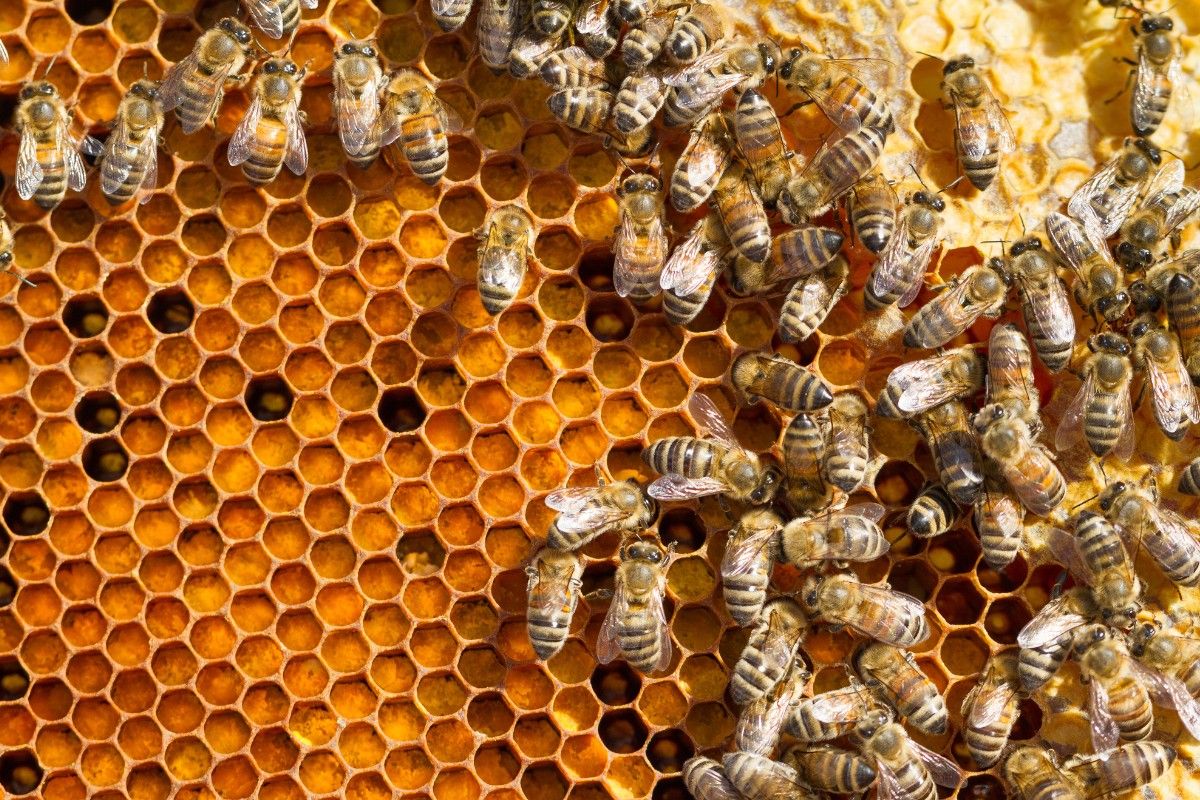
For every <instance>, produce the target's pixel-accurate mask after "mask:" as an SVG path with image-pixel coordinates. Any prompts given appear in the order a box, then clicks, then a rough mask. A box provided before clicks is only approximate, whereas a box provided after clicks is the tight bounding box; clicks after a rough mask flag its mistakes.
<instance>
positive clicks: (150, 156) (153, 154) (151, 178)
mask: <svg viewBox="0 0 1200 800" xmlns="http://www.w3.org/2000/svg"><path fill="white" fill-rule="evenodd" d="M141 158H143V159H145V161H146V174H145V175H143V176H142V188H144V189H154V188H155V187H157V186H158V131H157V130H151V131H149V132H148V133H147V134H146V138H145V139H143V140H142V154H141ZM149 201H150V195H149V194H148V193H147V194H143V195H142V199H141V200H139V201H138V202H139V203H147V202H149Z"/></svg>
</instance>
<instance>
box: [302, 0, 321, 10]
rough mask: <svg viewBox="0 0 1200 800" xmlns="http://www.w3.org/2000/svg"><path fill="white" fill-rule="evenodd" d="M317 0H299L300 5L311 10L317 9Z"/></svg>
mask: <svg viewBox="0 0 1200 800" xmlns="http://www.w3.org/2000/svg"><path fill="white" fill-rule="evenodd" d="M317 3H318V0H300V5H302V6H304V7H305V8H307V9H309V10H312V9H314V8H316V7H317Z"/></svg>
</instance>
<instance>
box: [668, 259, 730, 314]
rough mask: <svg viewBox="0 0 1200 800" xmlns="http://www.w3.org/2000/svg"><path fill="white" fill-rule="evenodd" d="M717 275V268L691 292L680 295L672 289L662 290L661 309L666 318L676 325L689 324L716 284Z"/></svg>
mask: <svg viewBox="0 0 1200 800" xmlns="http://www.w3.org/2000/svg"><path fill="white" fill-rule="evenodd" d="M719 275H720V272H719V270H718V272H714V273H712V274H711V275H709V277H708V279H707V280H705V281H704V283H703V284H701V286H700V288H699V289H697V290H696V291H695V292H692V293H691V294H686V295H680V294H677V293H675V292H673V291H672V292H664V293H663V304H662V309H663V314H664V315H665V316H666V318H667V319H668V320H669V321H670V322H672V323H674V324H676V325H690V324H691V322H692V320H694V319H695V318H696V317H697V316H699V315H700V312H701V311H702V310H703V309H704V306H705V304H706V303H708V298H709V297H710V296H711V295H712V290H713V289H714V288H715V287H716V285H717V278H718V277H719Z"/></svg>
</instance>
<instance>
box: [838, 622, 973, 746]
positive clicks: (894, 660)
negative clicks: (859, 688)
mask: <svg viewBox="0 0 1200 800" xmlns="http://www.w3.org/2000/svg"><path fill="white" fill-rule="evenodd" d="M851 663H852V664H853V665H854V671H855V672H857V673H858V677H859V678H861V679H862V681H863V683H864V684H865V685H866V686H867V688H868V689H873V690H874V691H876V692H878V693H879V694H880V695H881V696H883V697H884V698H885V699H886V700H887V701H888V702H889V703H891V704H892V707H894V708H895V709H896V710H897V711H898V712H900V716H902V717H904V718H905V719H906V720H907V721H908V723H909V724H910V725H912V726H913V727H914V728H916V729H917V730H919V731H921V732H923V733H928V734H931V735H941V734H943V733H945V732H946V728H947V727H948V726H949V724H950V712H949V711H947V710H946V701H945V700H943V699H942V694H941V690H939V689H938V687H937V686H936V685H935V684H934V682H933V681H931V680H930V679H929V677H928V676H927V675H926V674H925V673H924V672H922V671H921V668H920V667H918V666H917V660H916V658H915V657H913V654H912V653H910V652H908V651H907V650H901V649H900V648H898V647H893V646H892V645H890V644H883V643H882V642H868V643H866V644H864V645H862V646H860V647H859V648H858V650H856V651H855V653H854V655H853V656H851Z"/></svg>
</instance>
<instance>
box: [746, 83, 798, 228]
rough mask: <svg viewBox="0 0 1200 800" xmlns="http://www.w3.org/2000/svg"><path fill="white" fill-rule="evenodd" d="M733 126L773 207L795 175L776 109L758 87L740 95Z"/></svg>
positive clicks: (762, 190)
mask: <svg viewBox="0 0 1200 800" xmlns="http://www.w3.org/2000/svg"><path fill="white" fill-rule="evenodd" d="M733 129H734V133H735V135H736V136H737V143H738V149H739V150H740V151H741V153H742V158H744V159H745V160H746V163H747V164H749V165H750V171H751V172H752V173H753V174H754V181H755V183H756V184H757V185H758V191H759V194H760V195H761V196H762V200H763V202H764V203H766V204H767V205H768V206H770V207H773V206H774V205H775V201H776V200H777V199H779V193H780V192H781V191H783V187H784V186H785V185H786V184H787V181H788V179H789V178H791V176H792V160H791V158H790V157H789V154H788V151H787V144H786V143H785V142H784V140H783V130H782V129H781V128H780V126H779V118H778V117H777V116H775V109H774V108H773V107H772V106H771V104H770V102H768V101H767V99H766V98H765V97H763V96H762V94H761V93H760V92H758V90H756V89H747V90H746V91H744V92H742V96H741V97H739V98H738V101H737V107H736V110H735V111H734V116H733Z"/></svg>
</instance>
